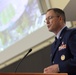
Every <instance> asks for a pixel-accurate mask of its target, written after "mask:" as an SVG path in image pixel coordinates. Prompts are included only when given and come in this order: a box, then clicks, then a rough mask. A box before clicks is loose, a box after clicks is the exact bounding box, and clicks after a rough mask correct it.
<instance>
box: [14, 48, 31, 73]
mask: <svg viewBox="0 0 76 75" xmlns="http://www.w3.org/2000/svg"><path fill="white" fill-rule="evenodd" d="M31 51H32V49H30V50H29V51H28V52H27V54H26V55H25V56H24V57H23V58H22V59H21V61H20V62H19V63H18V65H17V67H16V69H15V73H16V72H17V70H18V67H19V65H20V64H21V62H22V61H23V59H24V58H26V57H27V55H28V54H29V53H30V52H31Z"/></svg>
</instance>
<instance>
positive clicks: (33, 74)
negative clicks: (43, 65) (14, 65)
mask: <svg viewBox="0 0 76 75" xmlns="http://www.w3.org/2000/svg"><path fill="white" fill-rule="evenodd" d="M0 75H68V74H67V73H49V74H45V73H0Z"/></svg>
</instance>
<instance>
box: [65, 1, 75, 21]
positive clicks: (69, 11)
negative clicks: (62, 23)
mask: <svg viewBox="0 0 76 75" xmlns="http://www.w3.org/2000/svg"><path fill="white" fill-rule="evenodd" d="M64 11H65V14H66V20H67V21H76V0H70V2H69V3H68V4H67V5H66V7H65V8H64Z"/></svg>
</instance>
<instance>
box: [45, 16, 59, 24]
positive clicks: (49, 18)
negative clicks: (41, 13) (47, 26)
mask: <svg viewBox="0 0 76 75" xmlns="http://www.w3.org/2000/svg"><path fill="white" fill-rule="evenodd" d="M54 17H59V16H49V17H48V18H46V20H44V22H45V23H47V21H49V20H51V19H53V18H54Z"/></svg>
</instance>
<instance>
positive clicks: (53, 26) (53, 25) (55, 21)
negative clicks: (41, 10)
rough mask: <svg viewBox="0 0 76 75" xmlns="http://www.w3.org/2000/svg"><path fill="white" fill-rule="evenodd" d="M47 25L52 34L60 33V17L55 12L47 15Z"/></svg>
mask: <svg viewBox="0 0 76 75" xmlns="http://www.w3.org/2000/svg"><path fill="white" fill-rule="evenodd" d="M45 22H46V24H47V27H48V30H49V31H51V32H54V33H56V32H58V31H59V29H60V17H59V16H57V15H56V13H55V12H54V11H53V10H50V11H48V12H47V13H46V21H45Z"/></svg>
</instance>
